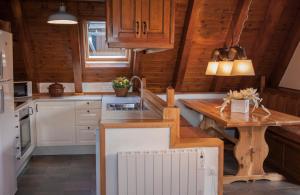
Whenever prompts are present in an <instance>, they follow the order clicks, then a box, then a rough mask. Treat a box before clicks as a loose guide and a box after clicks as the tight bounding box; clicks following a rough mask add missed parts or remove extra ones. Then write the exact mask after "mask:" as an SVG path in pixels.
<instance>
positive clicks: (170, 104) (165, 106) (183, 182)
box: [97, 89, 223, 195]
mask: <svg viewBox="0 0 300 195" xmlns="http://www.w3.org/2000/svg"><path fill="white" fill-rule="evenodd" d="M144 95H145V96H144V109H143V110H130V111H128V110H111V108H110V106H111V104H127V105H128V104H134V103H137V102H139V99H138V98H136V97H135V98H133V97H129V98H123V99H122V98H111V97H110V98H109V97H107V98H105V96H104V97H103V99H102V119H101V122H100V133H99V143H100V144H99V145H98V147H99V148H98V149H99V153H97V154H98V156H99V161H98V163H97V165H98V167H99V169H97V170H98V175H99V176H100V178H99V179H98V181H97V184H98V185H99V187H100V192H98V194H101V195H123V194H124V195H132V194H138V195H143V194H145V195H147V194H161V195H164V194H172V195H176V194H178V195H179V194H186V195H192V194H203V195H204V194H210V195H211V194H222V177H223V143H222V141H220V140H219V139H216V138H200V137H198V138H182V137H181V136H180V129H181V128H180V120H179V119H180V109H179V108H177V107H175V104H174V103H175V99H174V91H173V89H168V90H167V101H164V100H162V99H160V98H159V97H158V96H156V95H154V94H152V93H151V92H150V91H148V90H145V91H144ZM99 180H100V181H99Z"/></svg>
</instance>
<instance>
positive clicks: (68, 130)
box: [36, 102, 76, 146]
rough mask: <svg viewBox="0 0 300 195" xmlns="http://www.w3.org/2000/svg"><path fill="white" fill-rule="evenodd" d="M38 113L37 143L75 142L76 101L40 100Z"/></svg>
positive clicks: (55, 144)
mask: <svg viewBox="0 0 300 195" xmlns="http://www.w3.org/2000/svg"><path fill="white" fill-rule="evenodd" d="M37 104H38V105H37V108H38V112H37V115H36V128H37V145H38V146H64V145H74V144H75V135H76V133H75V132H76V131H75V103H74V102H39V103H37Z"/></svg>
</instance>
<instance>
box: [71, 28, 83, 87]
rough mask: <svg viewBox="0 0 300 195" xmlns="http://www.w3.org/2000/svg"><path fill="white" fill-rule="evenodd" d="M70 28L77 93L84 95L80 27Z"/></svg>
mask: <svg viewBox="0 0 300 195" xmlns="http://www.w3.org/2000/svg"><path fill="white" fill-rule="evenodd" d="M70 28H71V29H70V37H71V48H72V64H73V75H74V85H75V93H82V66H81V53H80V37H79V25H74V26H72V27H70Z"/></svg>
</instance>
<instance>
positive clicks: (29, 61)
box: [10, 0, 37, 90]
mask: <svg viewBox="0 0 300 195" xmlns="http://www.w3.org/2000/svg"><path fill="white" fill-rule="evenodd" d="M10 3H11V10H12V15H13V18H14V22H15V24H16V32H17V35H18V37H19V43H20V46H21V49H22V51H21V53H22V57H23V61H24V65H25V71H26V76H27V79H28V80H30V81H32V83H33V89H34V90H36V87H37V86H36V75H35V71H34V69H35V60H34V57H33V51H32V44H31V39H30V37H29V36H30V35H29V31H28V28H27V27H28V25H26V24H25V21H24V19H23V13H22V5H21V2H20V0H11V1H10Z"/></svg>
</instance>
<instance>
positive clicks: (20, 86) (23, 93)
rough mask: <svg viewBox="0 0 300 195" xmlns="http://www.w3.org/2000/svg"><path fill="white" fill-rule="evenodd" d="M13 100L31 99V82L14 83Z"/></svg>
mask: <svg viewBox="0 0 300 195" xmlns="http://www.w3.org/2000/svg"><path fill="white" fill-rule="evenodd" d="M14 96H15V98H21V97H32V82H31V81H15V82H14Z"/></svg>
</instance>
